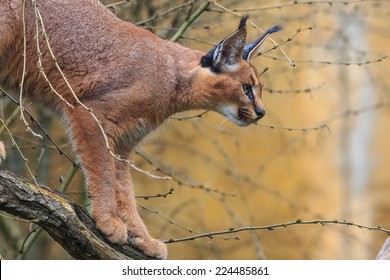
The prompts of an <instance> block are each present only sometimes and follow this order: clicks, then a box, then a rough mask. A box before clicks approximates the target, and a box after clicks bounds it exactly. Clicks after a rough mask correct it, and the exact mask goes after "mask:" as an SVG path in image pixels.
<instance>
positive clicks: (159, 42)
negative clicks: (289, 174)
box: [0, 0, 263, 258]
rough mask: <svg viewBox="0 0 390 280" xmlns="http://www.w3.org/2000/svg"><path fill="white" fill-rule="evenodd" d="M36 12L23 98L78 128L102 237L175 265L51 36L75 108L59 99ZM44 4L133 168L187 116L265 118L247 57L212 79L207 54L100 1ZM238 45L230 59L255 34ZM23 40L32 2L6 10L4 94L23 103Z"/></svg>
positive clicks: (51, 28) (0, 11)
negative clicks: (209, 113) (166, 127)
mask: <svg viewBox="0 0 390 280" xmlns="http://www.w3.org/2000/svg"><path fill="white" fill-rule="evenodd" d="M31 3H32V1H26V16H25V21H26V27H27V29H26V39H27V51H26V62H27V64H26V66H27V68H26V77H25V83H24V91H23V94H24V95H25V96H26V97H28V98H29V99H30V100H32V101H34V102H36V103H38V104H42V105H43V106H45V107H48V108H50V109H52V110H53V111H54V112H55V113H57V114H58V115H59V116H60V117H61V118H62V119H63V120H64V121H65V123H66V125H67V126H69V129H70V134H71V140H72V142H73V144H74V147H75V150H76V152H77V153H78V155H79V156H80V160H81V163H82V166H83V172H84V174H85V176H86V179H87V183H88V187H89V194H90V197H91V200H92V215H93V217H94V219H95V221H96V223H97V227H98V228H99V229H100V230H101V231H102V232H103V233H104V234H105V235H106V236H107V238H108V239H109V240H110V241H111V242H114V243H118V244H123V243H125V242H129V243H130V244H132V245H134V246H136V247H137V248H139V249H141V250H142V251H143V252H144V253H145V254H147V255H149V256H152V257H157V258H166V257H167V250H166V246H165V245H164V244H163V243H162V242H160V241H158V240H156V239H154V238H152V237H151V236H150V235H149V233H148V231H147V229H146V227H145V225H144V224H143V222H142V220H141V218H140V216H139V214H138V212H137V209H136V201H135V198H134V191H133V185H132V181H131V176H130V172H129V168H128V165H127V164H126V163H125V162H123V161H118V160H117V159H115V158H114V157H113V156H112V155H111V154H110V153H109V152H108V150H107V148H106V145H105V141H104V137H103V134H102V132H101V131H100V129H99V127H98V125H97V123H96V121H95V120H94V119H93V118H92V115H91V113H90V112H88V111H87V110H85V108H84V107H83V106H80V104H77V102H76V100H75V98H74V97H73V96H72V94H71V92H70V90H69V88H68V87H67V85H66V83H65V82H64V79H63V78H62V77H61V75H60V72H59V71H58V70H57V69H56V66H55V63H54V61H53V59H52V57H51V56H50V54H49V51H48V47H47V44H46V42H45V41H44V39H43V36H42V35H40V36H39V46H40V49H41V52H42V64H43V67H44V72H45V73H46V75H47V77H48V79H49V81H50V82H51V84H52V85H53V86H54V88H55V89H56V91H57V92H58V93H60V94H61V95H62V96H63V97H64V98H65V99H66V100H67V101H68V102H69V103H70V104H72V105H73V106H74V108H71V107H69V106H67V105H66V103H65V102H64V101H62V100H61V99H60V98H59V97H58V96H57V95H56V94H54V92H53V91H52V90H51V89H50V87H49V85H48V83H47V82H46V81H45V79H43V77H42V75H41V74H40V70H39V68H38V66H37V62H38V54H37V44H36V39H35V36H36V27H35V26H36V25H35V24H36V21H35V13H34V8H33V7H32V4H31ZM37 3H38V8H39V11H40V13H41V15H42V18H43V21H44V26H45V29H46V33H47V35H48V39H49V42H50V45H51V48H52V49H53V52H54V54H55V57H56V59H57V61H58V64H59V66H60V67H61V69H62V70H63V72H64V73H65V75H66V77H67V79H68V81H69V83H70V84H71V86H72V88H73V90H74V92H75V93H76V95H77V96H78V98H79V99H80V101H81V102H82V103H83V104H84V105H85V106H87V107H88V108H90V109H92V110H93V113H94V114H95V115H96V117H97V118H98V119H99V121H101V123H102V127H103V128H104V131H105V133H106V135H107V137H108V140H109V144H110V147H111V148H112V150H113V151H114V152H115V153H116V154H117V155H119V156H121V157H123V158H127V157H128V154H129V152H130V151H131V149H132V148H133V147H134V146H135V145H136V144H137V143H138V142H139V141H140V140H141V139H142V138H143V137H144V136H145V135H146V134H148V133H149V132H150V131H151V130H153V129H155V128H156V127H157V126H159V125H160V124H161V123H162V122H163V121H164V120H165V119H166V118H167V117H169V116H170V115H172V114H174V113H176V112H179V111H184V110H189V109H208V110H214V111H217V112H220V113H222V114H224V115H225V116H227V117H228V118H230V119H231V120H232V121H234V122H235V123H237V124H238V125H248V124H250V123H252V122H254V121H257V120H258V119H259V118H260V117H261V116H259V114H258V113H257V114H256V112H255V109H258V110H259V109H260V110H261V109H262V108H263V105H262V102H261V87H262V86H261V82H260V80H259V78H258V74H257V72H256V69H255V68H254V67H253V66H251V65H250V63H248V62H247V61H245V60H243V59H241V57H239V58H237V59H236V60H235V61H233V62H234V63H230V64H229V63H228V64H227V63H222V64H221V65H219V66H216V67H217V68H218V69H211V68H212V67H205V66H204V65H203V66H202V65H201V63H200V61H201V59H202V57H203V56H205V55H206V54H205V53H203V52H200V51H196V50H191V49H188V48H185V47H183V46H180V45H178V44H175V43H171V42H168V41H166V40H163V39H161V38H159V37H157V36H155V35H154V34H152V33H150V32H148V31H146V30H143V29H141V28H138V27H136V26H134V25H132V24H131V23H128V22H124V21H121V20H120V19H118V18H116V17H115V16H114V15H113V14H112V13H111V12H110V11H109V10H107V9H106V8H105V7H104V6H103V5H102V4H100V2H99V1H98V0H50V1H49V0H37ZM234 36H236V37H234V40H230V41H226V42H225V46H224V47H225V48H226V52H232V51H233V49H234V48H236V49H237V46H238V47H239V48H240V47H242V46H241V45H242V44H243V43H245V36H246V31H245V27H242V28H241V31H240V32H238V34H237V35H234ZM23 40H24V39H23V29H22V0H0V85H1V86H2V87H3V88H4V89H6V90H10V91H13V92H15V93H18V91H19V85H20V83H21V79H22V69H23V50H24V49H23ZM230 45H232V46H230ZM241 51H242V48H241V50H239V53H238V55H241ZM229 54H230V53H229ZM237 57H238V56H237ZM233 68H234V70H233ZM212 70H213V71H212ZM215 70H218V71H215ZM244 83H247V84H250V85H251V86H252V89H253V94H254V99H253V100H250V99H249V98H248V96H246V95H245V94H244V93H243V91H242V87H243V84H244ZM238 111H240V113H238Z"/></svg>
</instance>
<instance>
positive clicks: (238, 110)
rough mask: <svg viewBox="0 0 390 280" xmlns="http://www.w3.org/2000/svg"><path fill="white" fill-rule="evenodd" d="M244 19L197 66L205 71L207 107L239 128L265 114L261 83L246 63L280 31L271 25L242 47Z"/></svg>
mask: <svg viewBox="0 0 390 280" xmlns="http://www.w3.org/2000/svg"><path fill="white" fill-rule="evenodd" d="M247 19H248V18H247V17H243V18H242V19H241V21H240V25H239V26H238V29H237V31H236V32H234V33H233V34H231V35H229V36H228V37H226V38H225V39H223V40H222V41H221V42H220V43H219V44H218V45H217V46H216V47H214V48H213V49H212V50H210V51H209V52H208V53H207V54H206V55H204V56H203V57H202V60H201V66H202V67H204V68H206V69H207V70H208V71H206V73H207V74H206V77H205V78H204V79H203V80H204V83H205V84H204V87H205V91H207V97H208V102H209V103H208V104H209V105H210V108H211V109H212V110H214V111H217V112H218V113H220V114H222V115H224V116H226V117H227V118H229V119H230V120H231V121H233V122H234V123H235V124H237V125H239V126H247V125H249V124H252V123H254V122H257V121H258V120H259V119H261V118H262V117H264V115H265V109H264V105H263V102H262V89H263V83H262V82H261V81H260V77H259V74H258V72H257V70H256V68H255V67H254V66H253V65H252V64H251V63H250V62H249V61H250V60H251V59H253V58H255V57H256V56H258V54H259V52H260V50H259V49H260V48H259V47H260V45H261V44H262V43H263V42H264V40H265V38H266V37H267V36H268V35H269V34H271V33H273V32H276V31H279V30H280V27H279V26H274V27H272V28H270V29H269V30H268V31H267V32H266V33H264V34H263V36H261V37H260V38H259V39H258V40H256V41H254V42H252V43H250V44H247V45H246V21H247Z"/></svg>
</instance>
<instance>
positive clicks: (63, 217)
mask: <svg viewBox="0 0 390 280" xmlns="http://www.w3.org/2000/svg"><path fill="white" fill-rule="evenodd" d="M0 210H2V211H5V212H7V213H10V214H12V215H15V216H18V217H21V218H23V219H26V220H28V221H31V222H33V223H35V224H37V225H39V226H41V227H42V228H43V229H44V230H46V231H47V232H48V233H49V235H50V236H51V237H52V238H53V239H54V240H55V241H56V242H58V243H59V244H60V245H61V246H62V247H63V248H64V249H65V250H66V251H67V252H68V253H69V254H70V255H71V256H72V257H74V258H75V259H150V257H148V256H146V255H144V254H143V253H141V252H140V251H138V250H137V249H135V248H132V247H130V246H129V245H127V244H125V245H124V246H118V245H114V244H111V243H109V242H108V241H107V240H106V239H105V238H104V236H103V235H102V234H101V233H100V232H99V231H98V230H97V229H96V227H95V222H94V221H93V219H92V218H91V216H90V215H89V214H88V213H87V212H86V211H85V209H83V208H82V207H81V206H79V205H77V204H76V203H75V202H74V201H72V200H71V199H70V198H68V197H67V196H65V195H64V194H62V193H60V192H58V191H55V190H51V189H50V188H48V187H45V186H39V187H37V186H36V185H35V184H34V183H31V182H29V181H28V180H26V179H24V178H22V177H20V176H18V175H16V174H14V173H12V172H10V171H9V170H6V169H4V168H2V167H0Z"/></svg>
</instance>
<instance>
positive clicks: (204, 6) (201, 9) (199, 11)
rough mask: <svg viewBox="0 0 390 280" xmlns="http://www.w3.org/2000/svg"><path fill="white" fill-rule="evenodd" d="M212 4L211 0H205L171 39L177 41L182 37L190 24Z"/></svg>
mask: <svg viewBox="0 0 390 280" xmlns="http://www.w3.org/2000/svg"><path fill="white" fill-rule="evenodd" d="M209 5H210V1H209V0H204V1H203V2H202V3H201V4H200V6H199V8H198V9H197V10H196V11H195V12H194V13H193V14H192V15H191V16H190V17H189V18H188V19H187V20H186V21H185V22H183V24H182V25H181V26H180V28H179V30H177V32H176V33H175V34H174V35H173V36H172V38H171V39H170V41H172V42H177V41H178V40H179V39H180V37H181V36H182V35H183V34H184V32H185V31H186V30H187V29H188V27H190V25H191V24H192V23H193V22H194V21H195V20H196V19H197V18H198V17H199V16H200V15H201V14H203V12H204V11H206V9H207V8H208V6H209Z"/></svg>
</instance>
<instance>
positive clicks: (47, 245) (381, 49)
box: [0, 0, 390, 259]
mask: <svg viewBox="0 0 390 280" xmlns="http://www.w3.org/2000/svg"><path fill="white" fill-rule="evenodd" d="M38 2H39V1H38ZM102 2H103V3H104V4H105V5H107V7H109V9H111V10H112V11H113V12H114V13H115V14H116V15H117V16H118V17H120V18H122V19H124V20H127V21H130V22H132V23H134V24H137V25H139V26H141V27H143V28H145V29H148V30H150V31H152V32H154V33H155V34H157V35H159V36H161V37H163V38H166V39H167V40H174V41H178V43H180V44H182V45H185V46H187V47H190V48H195V49H199V50H203V51H208V50H209V49H211V48H212V47H213V46H214V45H215V44H217V43H218V42H219V41H220V40H221V39H222V38H224V37H225V36H226V35H228V34H230V33H231V32H232V31H233V30H235V28H236V27H237V24H238V21H239V18H240V16H241V15H244V14H247V15H249V16H250V21H251V22H250V23H249V27H253V28H248V39H249V40H254V39H256V38H257V37H258V36H259V35H260V34H261V32H262V31H263V30H266V29H267V28H268V27H270V26H272V25H275V24H281V25H282V26H283V31H281V32H279V33H276V34H273V35H272V40H267V42H266V44H265V46H264V49H263V53H262V55H261V56H260V57H258V58H257V59H256V61H255V65H256V67H257V68H258V70H259V72H263V71H265V70H267V71H265V72H264V73H263V74H262V79H263V81H264V82H265V85H266V87H265V92H264V95H263V100H264V103H265V106H266V109H267V115H266V117H265V118H264V119H262V120H261V122H260V123H259V124H258V125H252V126H250V127H247V128H240V127H236V126H235V125H234V124H232V123H231V122H229V121H226V120H225V119H224V118H223V117H222V116H219V115H217V114H215V113H212V112H198V111H197V112H185V113H181V114H180V115H175V116H173V117H172V118H171V119H169V120H168V121H167V122H166V124H165V125H164V126H163V127H162V128H160V129H159V130H157V131H156V132H155V133H153V135H151V136H149V137H148V138H147V139H146V140H145V141H144V142H142V143H141V144H140V145H139V146H138V147H137V150H136V151H135V152H134V153H133V154H132V160H133V161H134V163H135V165H136V166H137V167H138V168H140V169H142V170H147V171H148V172H150V173H152V174H155V175H156V176H160V177H164V176H169V177H170V179H169V180H162V179H161V178H160V179H156V178H155V177H156V176H148V175H147V174H144V173H142V172H138V171H136V170H131V172H132V174H133V178H134V183H135V186H136V193H137V195H139V198H138V199H139V200H138V202H139V208H140V209H141V215H142V216H143V218H144V220H145V223H146V224H147V226H148V228H149V229H150V231H151V233H152V235H153V236H155V237H157V238H160V239H162V240H167V241H170V242H171V243H170V244H168V248H169V253H170V255H169V256H170V258H172V259H259V258H260V259H261V258H267V259H372V258H374V257H375V255H376V254H377V252H378V251H379V248H380V246H381V244H382V243H383V241H384V240H385V239H386V234H385V233H383V232H380V231H369V230H367V229H363V228H359V227H355V226H348V225H338V224H324V226H321V225H320V224H314V223H312V224H309V225H304V224H299V223H297V224H295V225H292V226H287V227H281V228H273V230H244V231H241V232H237V233H230V234H229V229H233V228H234V229H238V228H242V227H247V226H267V225H273V224H278V223H286V222H290V221H296V220H297V219H299V220H300V219H302V220H325V219H326V220H340V221H343V220H347V221H351V222H354V223H358V224H361V225H367V226H381V227H383V228H389V227H390V226H389V223H390V218H389V217H390V215H389V214H390V203H389V199H388V198H389V197H390V186H389V185H390V175H389V172H388V166H389V165H390V162H389V161H390V146H389V145H388V143H389V141H390V128H389V125H388V124H387V122H388V120H389V117H390V110H389V106H390V79H389V78H388V76H389V74H388V73H389V72H390V62H389V59H388V57H387V56H388V55H389V53H390V36H389V34H390V6H389V3H388V1H387V0H382V1H381V0H378V1H376V0H345V1H333V0H331V1H303V0H297V1H288V0H287V1H285V0H279V1H276V0H265V1H236V0H221V1H206V0H198V1H185V0H183V1H163V0H161V1H153V0H147V1H141V0H133V1H132V0H130V1H119V0H116V1H115V0H113V1H102ZM202 5H203V7H206V6H207V8H206V9H202V12H201V13H200V14H199V15H198V16H196V20H195V21H194V22H191V18H194V19H195V17H194V13H196V12H197V11H199V10H200V8H201V7H202ZM187 23H191V25H190V26H188V28H185V27H187V26H186V24H187ZM140 59H142V58H140ZM129 67H131V65H129ZM161 74H162V73H156V75H161ZM150 79H153V77H150ZM156 90H158V89H156ZM26 105H27V104H26ZM27 108H28V109H29V110H30V111H31V112H32V114H33V115H34V117H35V118H36V119H37V120H38V121H39V123H40V124H41V125H42V127H43V128H44V129H45V130H46V131H47V133H48V135H50V137H51V139H52V140H53V142H54V143H55V144H56V145H57V146H58V147H59V148H60V149H61V151H63V152H64V153H65V154H66V155H69V158H70V159H72V160H73V161H75V159H76V155H75V154H74V153H73V152H72V149H71V147H70V146H69V144H68V141H67V137H66V128H65V127H64V126H63V125H62V124H60V122H59V120H58V119H56V118H52V116H51V115H49V114H48V113H47V112H46V111H44V110H38V109H37V108H34V107H27ZM130 109H131V108H129V110H130ZM0 110H1V111H0V116H1V118H2V119H3V120H6V121H7V124H8V127H9V129H10V132H11V134H12V136H13V138H14V139H15V141H16V143H17V145H18V146H19V148H20V149H21V151H22V153H23V154H24V156H25V157H26V158H27V159H28V165H29V166H30V168H31V170H33V172H34V176H35V178H36V179H37V181H38V182H39V183H42V184H45V185H48V186H50V187H52V188H59V189H66V191H65V193H66V194H67V195H69V196H70V197H71V198H72V199H74V200H75V201H77V202H78V203H80V204H81V205H84V206H86V207H88V203H89V201H88V198H87V193H86V189H85V185H84V179H83V176H82V174H81V172H80V171H79V170H78V168H77V167H75V166H74V162H72V160H70V159H69V158H68V157H66V156H64V155H61V154H60V153H59V152H58V148H57V147H55V146H54V144H53V143H52V142H51V141H50V140H49V138H48V137H43V139H42V140H40V139H38V138H36V137H33V136H32V135H31V134H30V133H27V132H26V131H25V130H26V129H25V126H24V124H23V123H22V122H21V121H20V120H19V118H18V117H19V114H20V111H19V107H18V106H17V105H15V103H14V102H12V101H11V100H10V98H9V97H7V96H5V95H4V96H3V97H1V99H0ZM31 126H32V127H33V128H34V129H37V130H38V128H37V127H36V124H35V123H33V122H32V123H31ZM0 133H1V139H2V141H4V142H5V145H6V150H7V154H8V157H7V160H6V161H5V162H4V163H3V165H4V166H5V167H7V168H9V169H10V170H12V171H14V172H15V173H18V174H24V176H26V177H29V175H28V173H27V172H26V167H25V164H24V160H23V158H22V157H21V155H20V153H19V151H18V150H17V149H16V148H15V145H13V144H12V141H11V138H10V134H9V133H8V132H7V130H6V129H5V127H4V126H3V127H2V128H1V129H0ZM271 229H272V228H271ZM216 231H227V232H228V234H225V235H215V236H209V237H205V238H196V239H194V240H182V241H181V238H185V237H191V236H197V235H199V234H203V233H212V232H216ZM37 233H38V234H37ZM206 235H207V234H206ZM176 241H177V242H176ZM0 254H1V255H2V256H3V257H4V258H6V259H14V258H27V259H68V258H70V256H69V255H68V254H67V253H66V251H64V250H63V249H62V248H61V247H60V246H59V245H58V244H56V243H55V242H54V241H53V240H52V239H51V238H50V237H49V236H48V235H47V234H46V233H45V232H41V230H39V228H37V226H36V225H34V224H30V223H27V222H24V221H20V220H18V219H16V218H14V217H11V216H10V215H8V214H5V213H0Z"/></svg>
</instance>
